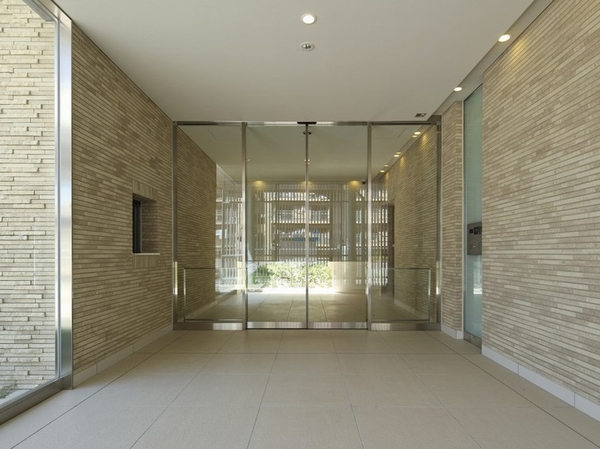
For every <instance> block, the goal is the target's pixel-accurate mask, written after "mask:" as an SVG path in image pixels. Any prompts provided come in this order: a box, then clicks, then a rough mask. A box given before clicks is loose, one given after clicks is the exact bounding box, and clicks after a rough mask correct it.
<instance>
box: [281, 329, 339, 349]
mask: <svg viewBox="0 0 600 449" xmlns="http://www.w3.org/2000/svg"><path fill="white" fill-rule="evenodd" d="M311 333H314V335H311ZM279 352H280V353H335V347H334V345H333V340H332V338H331V334H330V332H329V331H321V330H292V331H287V330H286V331H284V333H283V336H282V337H281V343H280V345H279Z"/></svg>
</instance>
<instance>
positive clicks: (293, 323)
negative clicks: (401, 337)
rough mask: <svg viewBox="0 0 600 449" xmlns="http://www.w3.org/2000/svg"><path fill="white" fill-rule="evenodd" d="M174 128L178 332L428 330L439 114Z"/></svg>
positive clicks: (433, 291)
mask: <svg viewBox="0 0 600 449" xmlns="http://www.w3.org/2000/svg"><path fill="white" fill-rule="evenodd" d="M174 135H175V139H174V149H173V150H174V160H175V161H176V167H177V170H176V172H175V173H174V199H175V205H174V206H175V207H174V215H173V217H174V221H173V222H174V236H175V245H174V254H175V264H174V265H175V271H174V274H175V277H176V288H175V289H174V312H175V313H174V316H175V320H174V321H175V327H176V328H179V329H193V328H217V329H218V328H222V329H245V328H302V329H304V328H331V329H336V328H338V329H339V328H350V329H367V328H373V329H394V328H417V327H424V328H432V327H433V328H435V327H436V326H437V323H438V321H439V320H438V319H437V310H438V307H437V298H438V289H437V288H436V287H437V284H436V280H437V260H438V255H439V254H438V253H439V251H438V244H439V242H438V237H437V236H438V232H437V230H438V213H437V203H438V201H437V188H438V169H437V164H438V155H437V150H438V126H437V124H430V123H411V124H404V123H402V124H368V123H344V124H335V125H332V124H318V123H275V124H264V123H260V124H253V123H249V124H247V123H219V124H214V123H176V124H175V125H174Z"/></svg>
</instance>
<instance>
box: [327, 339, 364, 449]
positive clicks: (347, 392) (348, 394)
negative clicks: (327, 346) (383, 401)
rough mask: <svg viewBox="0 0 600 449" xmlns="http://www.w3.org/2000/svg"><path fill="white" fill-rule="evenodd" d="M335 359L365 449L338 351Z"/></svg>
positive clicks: (361, 443)
mask: <svg viewBox="0 0 600 449" xmlns="http://www.w3.org/2000/svg"><path fill="white" fill-rule="evenodd" d="M333 347H334V349H335V343H334V346H333ZM335 358H336V360H337V362H338V366H339V368H340V372H341V373H342V378H343V379H344V389H345V390H346V396H347V397H348V403H349V404H350V410H352V416H353V417H354V425H355V426H356V431H357V432H358V437H359V438H360V445H361V446H362V449H365V440H364V438H363V434H362V432H361V431H360V427H359V426H358V420H357V419H356V413H355V411H354V405H353V404H352V399H351V398H350V390H349V389H348V382H347V380H346V374H345V373H344V370H343V369H342V364H341V362H340V353H339V352H337V351H336V353H335Z"/></svg>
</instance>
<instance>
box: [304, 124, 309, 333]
mask: <svg viewBox="0 0 600 449" xmlns="http://www.w3.org/2000/svg"><path fill="white" fill-rule="evenodd" d="M308 193H309V186H308V123H306V124H305V125H304V195H305V198H304V226H305V228H304V234H305V235H304V265H305V269H304V282H305V284H306V286H305V291H306V295H305V314H306V329H308V318H309V316H308V312H309V311H308V300H309V297H308V295H309V289H308V261H309V257H310V240H309V239H310V237H309V236H310V209H309V207H310V202H309V198H308Z"/></svg>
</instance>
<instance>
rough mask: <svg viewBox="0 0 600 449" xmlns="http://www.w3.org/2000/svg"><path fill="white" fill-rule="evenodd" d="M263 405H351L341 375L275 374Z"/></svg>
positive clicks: (270, 381) (269, 384)
mask: <svg viewBox="0 0 600 449" xmlns="http://www.w3.org/2000/svg"><path fill="white" fill-rule="evenodd" d="M263 404H266V405H280V406H290V407H296V406H302V405H350V400H349V399H348V393H347V392H346V385H345V383H344V378H343V377H342V375H341V374H320V375H307V374H298V375H291V374H284V375H276V374H273V375H271V377H270V378H269V383H268V384H267V390H266V391H265V395H264V398H263Z"/></svg>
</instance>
